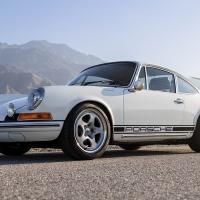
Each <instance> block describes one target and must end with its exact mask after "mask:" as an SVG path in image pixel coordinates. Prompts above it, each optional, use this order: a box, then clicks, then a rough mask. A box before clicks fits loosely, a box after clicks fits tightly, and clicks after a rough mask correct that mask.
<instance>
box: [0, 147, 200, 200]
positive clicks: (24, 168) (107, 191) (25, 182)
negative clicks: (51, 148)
mask: <svg viewBox="0 0 200 200" xmlns="http://www.w3.org/2000/svg"><path fill="white" fill-rule="evenodd" d="M0 199H81V200H84V199H120V200H121V199H123V200H125V199H131V200H132V199H172V200H175V199H195V200H197V199H200V154H196V153H193V152H192V151H190V149H189V148H188V147H187V146H179V147H174V146H171V147H170V146H169V147H168V146H163V147H160V146H151V147H144V148H142V149H141V150H139V151H137V152H130V151H123V150H121V149H113V150H112V149H111V150H109V151H107V152H106V154H105V155H104V156H103V158H100V159H96V160H93V161H72V160H70V159H69V158H65V157H64V156H63V154H62V153H61V152H50V153H47V152H44V153H43V152H42V153H41V152H40V153H34V152H32V153H29V154H27V155H25V156H23V157H15V158H14V157H9V158H8V157H5V156H2V155H0Z"/></svg>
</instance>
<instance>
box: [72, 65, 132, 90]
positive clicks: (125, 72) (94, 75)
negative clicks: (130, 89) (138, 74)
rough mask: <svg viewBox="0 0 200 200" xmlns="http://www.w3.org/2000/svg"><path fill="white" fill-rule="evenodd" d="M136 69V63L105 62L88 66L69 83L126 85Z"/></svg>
mask: <svg viewBox="0 0 200 200" xmlns="http://www.w3.org/2000/svg"><path fill="white" fill-rule="evenodd" d="M135 70H136V63H133V62H118V63H107V64H102V65H98V66H94V67H91V68H88V69H86V70H84V71H83V72H81V73H80V75H79V76H78V77H77V78H75V79H74V80H72V81H71V82H70V83H69V85H93V86H94V85H95V86H128V85H129V84H130V82H131V79H132V77H133V74H134V72H135Z"/></svg>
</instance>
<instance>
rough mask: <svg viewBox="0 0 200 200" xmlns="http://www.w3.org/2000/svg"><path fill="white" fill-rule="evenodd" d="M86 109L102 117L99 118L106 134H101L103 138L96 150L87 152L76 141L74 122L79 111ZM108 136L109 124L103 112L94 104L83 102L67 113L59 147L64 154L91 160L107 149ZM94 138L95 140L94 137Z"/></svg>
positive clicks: (109, 131)
mask: <svg viewBox="0 0 200 200" xmlns="http://www.w3.org/2000/svg"><path fill="white" fill-rule="evenodd" d="M87 110H89V111H90V112H94V113H95V114H96V115H98V117H99V118H102V119H101V120H102V121H103V122H104V124H103V125H104V127H105V128H106V134H105V135H103V134H102V135H103V136H102V137H104V140H103V142H102V144H101V145H100V147H99V149H97V151H96V152H87V151H86V150H84V149H83V148H82V147H81V145H79V143H78V142H77V136H76V135H77V133H76V132H77V131H76V130H78V129H77V128H76V127H77V126H76V123H77V120H78V117H79V116H80V115H81V113H84V112H86V111H87ZM84 127H85V126H84ZM83 131H86V130H85V129H84V130H83ZM85 133H86V132H84V137H85ZM82 135H83V134H82ZM110 137H111V126H110V122H109V119H108V117H107V116H106V114H105V112H104V111H103V110H102V109H101V108H99V107H98V106H96V105H94V104H90V103H85V104H82V105H80V106H79V107H77V108H75V109H74V110H73V111H72V112H71V114H70V115H69V117H68V119H67V120H66V121H65V123H64V126H63V130H62V132H61V135H60V138H59V144H60V145H61V149H62V150H63V152H64V153H65V154H66V155H68V156H70V157H72V158H74V159H77V160H91V159H94V158H98V157H100V156H102V154H103V153H104V152H105V151H106V149H107V146H108V144H109V141H110ZM94 140H96V138H95V137H94ZM83 143H84V142H83ZM88 148H89V144H88Z"/></svg>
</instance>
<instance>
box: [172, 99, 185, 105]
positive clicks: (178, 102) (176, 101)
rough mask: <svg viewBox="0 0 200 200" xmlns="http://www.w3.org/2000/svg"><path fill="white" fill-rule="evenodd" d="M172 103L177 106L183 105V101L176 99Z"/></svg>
mask: <svg viewBox="0 0 200 200" xmlns="http://www.w3.org/2000/svg"><path fill="white" fill-rule="evenodd" d="M174 103H177V104H183V103H184V100H183V99H180V98H178V99H175V100H174Z"/></svg>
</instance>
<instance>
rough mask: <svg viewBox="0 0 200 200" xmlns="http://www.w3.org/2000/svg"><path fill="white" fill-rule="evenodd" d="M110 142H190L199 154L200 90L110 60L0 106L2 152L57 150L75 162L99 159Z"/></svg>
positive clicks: (156, 71) (164, 73) (170, 75)
mask: <svg viewBox="0 0 200 200" xmlns="http://www.w3.org/2000/svg"><path fill="white" fill-rule="evenodd" d="M109 144H115V145H119V146H120V147H121V148H123V149H125V150H137V149H138V148H139V147H140V146H142V145H149V144H189V146H190V147H191V149H192V150H194V151H196V152H200V94H199V90H198V89H197V88H196V87H195V86H194V85H193V84H192V83H190V82H189V81H188V80H187V79H186V78H184V77H183V76H181V75H180V74H178V73H176V72H174V71H171V70H169V69H165V68H163V67H160V66H155V65H151V64H141V63H139V62H113V63H106V64H101V65H97V66H93V67H90V68H87V69H85V70H84V71H82V72H81V73H80V74H79V75H78V76H77V77H76V78H75V79H73V80H72V81H71V82H70V83H69V84H68V85H65V86H49V87H43V88H38V89H35V90H33V91H32V92H31V93H30V94H29V96H28V97H25V98H20V99H16V100H13V101H11V102H8V103H5V104H3V105H1V106H0V152H1V153H3V154H5V155H21V154H24V153H26V152H28V151H29V149H30V148H31V147H59V148H61V149H62V150H63V152H64V153H65V154H67V155H69V156H71V157H73V158H75V159H93V158H96V157H99V156H101V155H102V154H103V153H104V152H105V150H106V148H107V146H108V145H109Z"/></svg>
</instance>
